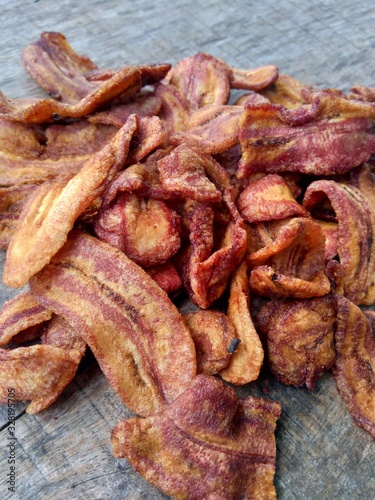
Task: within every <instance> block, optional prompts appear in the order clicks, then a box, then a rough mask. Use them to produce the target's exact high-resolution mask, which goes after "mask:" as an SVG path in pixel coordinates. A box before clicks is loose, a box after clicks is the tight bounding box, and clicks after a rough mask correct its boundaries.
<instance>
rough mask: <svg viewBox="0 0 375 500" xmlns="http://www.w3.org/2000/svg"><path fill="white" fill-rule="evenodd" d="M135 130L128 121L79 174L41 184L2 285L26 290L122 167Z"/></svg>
mask: <svg viewBox="0 0 375 500" xmlns="http://www.w3.org/2000/svg"><path fill="white" fill-rule="evenodd" d="M135 130H136V120H135V117H134V116H133V117H130V118H129V120H128V121H127V122H126V124H125V125H124V126H123V127H122V128H121V129H120V130H119V132H118V133H117V134H116V136H115V137H114V139H113V140H112V141H111V142H109V143H108V144H107V145H106V146H105V147H104V148H103V149H101V150H100V151H99V152H98V153H96V154H95V155H94V156H93V157H92V158H91V159H90V160H88V161H87V162H86V164H85V165H84V167H83V168H82V169H81V170H80V172H78V174H76V175H75V176H74V177H71V178H70V179H64V180H56V181H55V182H50V183H44V184H42V185H41V186H40V188H39V189H37V190H36V191H35V192H34V193H33V195H32V196H31V197H30V199H29V200H28V202H27V204H26V205H25V207H24V209H23V211H22V213H21V216H20V219H19V223H18V226H17V229H16V231H15V232H14V235H13V237H12V240H11V242H10V244H9V247H8V251H7V258H6V262H5V267H4V274H3V281H4V283H5V284H6V285H8V286H12V287H21V286H23V285H25V284H26V283H27V281H28V279H29V278H30V277H31V276H32V275H33V274H35V273H36V272H38V271H39V270H40V269H42V267H43V266H44V265H45V264H47V263H48V262H49V261H50V259H51V257H52V256H53V255H54V254H55V253H56V252H57V251H58V250H59V249H60V248H61V247H62V246H63V244H64V243H65V241H66V239H67V235H68V232H69V231H70V230H71V229H72V228H73V225H74V222H75V220H76V219H77V217H78V216H79V215H80V214H81V213H82V212H83V211H84V210H85V209H86V208H87V207H89V206H90V204H91V203H92V202H93V201H94V200H95V199H96V198H97V197H98V196H100V195H101V193H102V192H103V191H104V190H105V188H106V186H107V185H108V184H109V183H110V181H111V180H112V179H113V178H114V176H115V174H116V173H117V172H118V171H119V170H120V168H121V167H122V166H123V165H124V163H125V160H126V157H127V154H128V150H129V146H130V141H131V138H132V136H133V134H134V132H135Z"/></svg>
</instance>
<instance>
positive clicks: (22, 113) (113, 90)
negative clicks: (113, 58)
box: [0, 66, 141, 123]
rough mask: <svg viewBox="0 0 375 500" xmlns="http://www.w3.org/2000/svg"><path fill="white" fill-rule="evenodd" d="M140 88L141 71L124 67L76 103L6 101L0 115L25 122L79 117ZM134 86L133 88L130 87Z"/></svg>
mask: <svg viewBox="0 0 375 500" xmlns="http://www.w3.org/2000/svg"><path fill="white" fill-rule="evenodd" d="M140 85H141V71H140V69H139V67H135V66H134V67H132V66H129V67H125V68H123V69H121V70H120V71H118V72H117V73H115V74H114V76H113V77H111V78H110V79H109V80H105V81H104V82H102V84H101V85H99V86H96V87H95V89H94V90H93V91H92V92H91V93H89V94H87V95H86V96H85V97H83V98H82V99H81V100H80V101H79V102H77V103H73V104H70V103H65V102H59V101H55V100H54V99H33V100H26V101H24V100H22V99H7V105H8V107H7V109H5V110H4V107H3V106H2V107H1V108H2V112H1V114H0V116H1V117H2V118H6V119H7V120H14V121H17V122H18V121H19V122H26V123H49V122H53V121H56V120H64V119H67V118H69V119H72V118H82V117H84V116H86V115H89V114H90V113H93V112H94V111H96V110H97V109H98V108H99V107H100V106H102V105H104V104H107V103H109V102H110V101H111V100H113V99H114V98H115V97H117V96H119V95H121V94H122V93H123V92H125V91H126V90H127V89H133V90H132V93H134V94H135V93H136V92H137V91H138V90H139V88H140ZM134 87H135V88H134Z"/></svg>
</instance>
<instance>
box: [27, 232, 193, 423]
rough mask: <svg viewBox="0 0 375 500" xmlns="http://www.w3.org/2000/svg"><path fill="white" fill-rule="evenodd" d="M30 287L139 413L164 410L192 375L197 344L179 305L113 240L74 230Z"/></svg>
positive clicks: (32, 280) (130, 405)
mask: <svg viewBox="0 0 375 500" xmlns="http://www.w3.org/2000/svg"><path fill="white" fill-rule="evenodd" d="M30 288H31V290H32V292H33V293H34V294H35V295H36V297H37V299H38V301H39V302H40V303H41V304H44V305H45V306H46V305H47V304H49V306H48V307H50V309H51V310H52V311H53V312H55V313H56V314H58V315H60V316H62V317H63V318H64V319H65V320H66V321H67V322H68V323H69V325H70V326H71V327H72V328H73V329H74V330H75V331H77V332H79V334H80V335H81V336H82V338H83V339H84V340H85V341H86V342H87V344H88V345H89V347H90V348H91V350H92V352H93V353H94V356H95V357H96V359H97V361H98V363H99V365H100V367H101V369H102V370H103V373H104V374H105V376H106V378H107V380H108V381H109V383H110V384H111V385H112V387H113V388H114V389H115V391H116V392H117V394H118V395H119V397H120V398H121V399H122V401H123V402H124V403H125V404H126V405H127V406H128V407H129V408H130V409H131V410H132V411H134V412H135V413H138V414H140V415H150V414H153V413H155V412H156V411H159V410H161V409H162V408H163V406H164V405H166V404H168V403H170V402H171V401H173V400H174V399H175V398H176V397H177V396H178V395H179V394H180V392H182V391H183V390H184V388H185V387H186V386H187V385H188V383H189V382H190V380H191V379H192V378H193V377H194V376H195V373H196V358H195V348H194V343H193V341H192V339H191V336H190V333H189V331H188V329H187V328H186V327H185V325H184V324H183V321H182V318H181V316H180V314H179V313H178V310H177V309H176V307H175V306H174V305H173V304H172V302H171V301H170V300H169V298H168V296H167V294H166V293H165V292H163V291H162V290H161V288H160V287H159V286H158V285H157V284H156V283H155V281H154V280H153V279H152V278H151V277H150V276H148V275H147V273H146V272H145V271H143V269H141V268H140V267H139V266H137V264H135V263H134V262H132V261H131V260H130V259H128V258H127V257H126V256H125V255H124V254H123V253H122V252H120V251H119V250H116V249H115V248H113V247H111V246H110V245H108V244H106V243H103V242H101V241H99V240H97V239H96V238H94V237H92V236H88V235H84V234H81V233H76V232H73V234H71V236H70V238H69V240H68V242H67V243H66V245H65V246H64V248H63V249H62V250H61V251H60V252H59V253H58V255H56V257H55V258H54V259H53V260H52V261H51V263H50V264H49V265H47V266H46V267H45V268H44V269H43V270H42V271H40V272H39V273H38V274H37V275H35V276H33V277H32V278H31V280H30Z"/></svg>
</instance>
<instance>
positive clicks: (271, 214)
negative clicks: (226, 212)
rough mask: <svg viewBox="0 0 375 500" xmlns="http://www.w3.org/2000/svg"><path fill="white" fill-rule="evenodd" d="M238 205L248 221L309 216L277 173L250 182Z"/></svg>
mask: <svg viewBox="0 0 375 500" xmlns="http://www.w3.org/2000/svg"><path fill="white" fill-rule="evenodd" d="M237 206H238V210H239V212H240V214H241V215H242V217H243V218H244V219H245V220H247V221H248V222H253V223H257V222H265V221H272V220H279V219H285V218H287V217H290V216H292V215H295V216H299V217H304V216H305V217H307V216H308V214H307V211H306V210H305V209H304V208H303V207H301V205H300V204H299V203H298V202H297V201H296V199H295V198H294V196H293V195H292V193H291V191H290V189H289V186H288V184H287V182H286V181H285V180H284V179H283V177H281V176H280V175H277V174H268V175H265V176H263V177H260V178H259V179H256V180H254V181H252V182H250V183H249V184H248V185H247V186H246V188H245V189H244V190H243V191H242V193H241V194H240V196H239V198H238V200H237Z"/></svg>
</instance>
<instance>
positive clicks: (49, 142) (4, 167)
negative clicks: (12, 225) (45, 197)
mask: <svg viewBox="0 0 375 500" xmlns="http://www.w3.org/2000/svg"><path fill="white" fill-rule="evenodd" d="M116 132H117V129H116V128H115V127H111V126H108V125H93V124H91V123H89V122H87V121H85V120H80V121H78V122H74V123H71V124H69V125H51V126H49V127H48V128H47V129H45V130H43V131H42V130H40V129H38V128H37V127H35V128H34V127H32V126H28V125H26V124H21V123H13V122H9V121H7V120H0V160H1V164H0V183H1V184H2V185H4V186H13V185H19V184H26V183H27V184H30V183H34V184H40V183H41V182H43V181H45V180H48V179H53V178H56V177H58V176H61V175H64V174H75V173H77V172H78V171H79V170H80V169H81V168H82V167H83V165H84V164H85V162H86V161H87V160H88V159H89V158H90V157H92V156H93V155H94V154H95V153H96V152H97V151H99V150H100V149H101V148H103V147H104V146H105V145H106V144H107V143H108V142H109V141H110V140H111V139H112V138H113V136H114V135H115V133H116Z"/></svg>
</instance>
